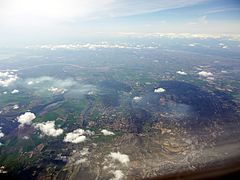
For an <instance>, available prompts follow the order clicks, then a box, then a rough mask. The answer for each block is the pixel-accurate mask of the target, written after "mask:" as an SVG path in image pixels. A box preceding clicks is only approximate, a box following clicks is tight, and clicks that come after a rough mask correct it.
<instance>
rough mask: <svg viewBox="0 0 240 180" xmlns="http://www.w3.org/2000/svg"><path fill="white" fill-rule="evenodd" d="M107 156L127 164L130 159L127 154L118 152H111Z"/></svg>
mask: <svg viewBox="0 0 240 180" xmlns="http://www.w3.org/2000/svg"><path fill="white" fill-rule="evenodd" d="M109 157H111V158H112V159H113V160H116V161H119V162H120V163H122V164H125V165H126V164H127V163H128V162H130V159H129V157H128V155H126V154H121V153H120V152H111V153H110V155H109Z"/></svg>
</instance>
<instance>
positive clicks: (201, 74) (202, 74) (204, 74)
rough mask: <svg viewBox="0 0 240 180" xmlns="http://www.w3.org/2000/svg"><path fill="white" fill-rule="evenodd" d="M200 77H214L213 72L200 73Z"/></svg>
mask: <svg viewBox="0 0 240 180" xmlns="http://www.w3.org/2000/svg"><path fill="white" fill-rule="evenodd" d="M198 75H199V76H203V77H209V76H213V74H212V73H211V72H207V71H200V72H199V73H198Z"/></svg>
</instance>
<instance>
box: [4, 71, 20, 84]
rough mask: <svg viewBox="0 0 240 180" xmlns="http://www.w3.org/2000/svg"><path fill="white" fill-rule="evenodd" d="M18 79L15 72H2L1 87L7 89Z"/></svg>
mask: <svg viewBox="0 0 240 180" xmlns="http://www.w3.org/2000/svg"><path fill="white" fill-rule="evenodd" d="M17 79H18V76H17V75H16V74H14V72H8V71H7V72H0V86H2V87H7V86H9V85H10V84H12V83H13V82H14V81H16V80H17Z"/></svg>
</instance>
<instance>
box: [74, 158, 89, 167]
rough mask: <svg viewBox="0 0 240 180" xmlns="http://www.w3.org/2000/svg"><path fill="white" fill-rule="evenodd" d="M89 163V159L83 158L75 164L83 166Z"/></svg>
mask: <svg viewBox="0 0 240 180" xmlns="http://www.w3.org/2000/svg"><path fill="white" fill-rule="evenodd" d="M86 161H87V158H82V159H79V160H77V161H76V162H75V165H79V164H82V163H85V162H86Z"/></svg>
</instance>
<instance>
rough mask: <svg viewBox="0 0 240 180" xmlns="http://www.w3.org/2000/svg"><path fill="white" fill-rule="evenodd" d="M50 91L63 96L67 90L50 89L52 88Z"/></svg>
mask: <svg viewBox="0 0 240 180" xmlns="http://www.w3.org/2000/svg"><path fill="white" fill-rule="evenodd" d="M48 91H50V92H52V93H53V94H63V93H64V92H65V91H66V89H61V88H57V87H50V88H48Z"/></svg>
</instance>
